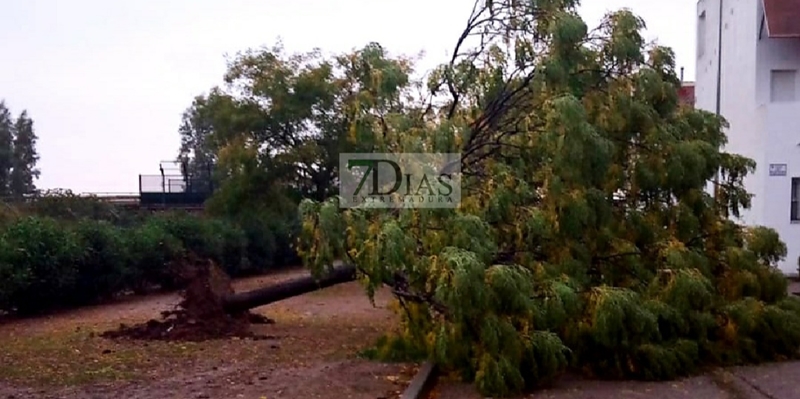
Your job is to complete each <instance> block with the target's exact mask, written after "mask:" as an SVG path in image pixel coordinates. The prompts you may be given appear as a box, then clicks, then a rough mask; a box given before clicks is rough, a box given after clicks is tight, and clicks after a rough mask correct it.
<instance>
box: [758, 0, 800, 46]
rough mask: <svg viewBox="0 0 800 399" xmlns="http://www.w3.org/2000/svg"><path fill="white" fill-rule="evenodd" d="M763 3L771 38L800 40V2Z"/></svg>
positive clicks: (798, 0) (769, 0) (795, 0)
mask: <svg viewBox="0 0 800 399" xmlns="http://www.w3.org/2000/svg"><path fill="white" fill-rule="evenodd" d="M763 1H764V17H765V19H766V24H767V34H768V35H769V37H774V38H800V0H763Z"/></svg>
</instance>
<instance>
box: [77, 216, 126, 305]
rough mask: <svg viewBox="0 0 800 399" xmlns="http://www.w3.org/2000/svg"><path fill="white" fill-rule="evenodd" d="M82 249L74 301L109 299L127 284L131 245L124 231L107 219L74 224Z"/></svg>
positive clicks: (84, 302)
mask: <svg viewBox="0 0 800 399" xmlns="http://www.w3.org/2000/svg"><path fill="white" fill-rule="evenodd" d="M74 231H75V234H76V236H77V239H78V244H79V245H80V247H81V248H82V249H83V253H82V256H81V258H80V260H79V261H78V263H77V269H78V275H77V279H76V281H75V287H74V289H75V293H74V295H72V296H71V298H70V299H71V300H72V301H74V302H73V303H75V304H78V305H83V304H87V303H93V302H97V301H101V300H107V299H109V298H111V297H112V296H113V295H114V294H116V293H118V292H120V291H122V290H123V289H125V288H126V286H127V285H128V272H129V269H128V267H129V265H128V258H129V257H128V245H127V243H126V240H125V231H123V230H122V229H120V228H118V227H115V226H114V225H112V224H111V223H108V222H105V221H97V222H95V221H91V220H83V221H81V222H79V223H77V224H76V225H75V227H74Z"/></svg>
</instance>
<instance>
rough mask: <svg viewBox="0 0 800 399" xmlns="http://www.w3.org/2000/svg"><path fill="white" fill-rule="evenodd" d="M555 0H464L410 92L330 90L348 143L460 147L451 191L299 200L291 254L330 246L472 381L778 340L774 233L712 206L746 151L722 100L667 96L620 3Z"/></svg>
mask: <svg viewBox="0 0 800 399" xmlns="http://www.w3.org/2000/svg"><path fill="white" fill-rule="evenodd" d="M577 3H578V2H577V1H574V0H573V1H570V0H531V1H524V2H521V1H516V0H505V1H497V0H494V1H493V0H486V1H485V2H484V1H481V0H479V1H478V2H477V3H476V5H475V8H474V10H473V12H472V14H471V16H470V18H469V21H468V27H467V28H466V30H465V31H464V33H463V34H462V35H461V37H460V38H459V40H458V45H457V46H456V48H455V49H454V51H453V57H452V59H451V60H450V61H449V62H448V63H446V64H444V65H442V66H440V67H439V68H437V69H436V70H435V71H433V72H432V73H431V75H430V78H429V81H428V84H427V89H428V95H427V96H425V98H424V99H423V100H422V101H412V100H406V102H404V103H402V104H399V103H396V102H390V103H391V106H388V105H387V106H385V107H380V106H375V105H374V104H372V105H373V108H371V109H372V110H373V113H372V114H369V116H364V115H363V114H360V115H361V117H356V118H353V117H351V118H344V117H342V115H352V114H349V113H348V112H352V108H347V107H343V106H342V105H341V104H338V103H335V102H334V103H333V104H332V105H331V107H333V109H336V110H338V111H339V112H340V113H339V115H340V117H342V119H340V123H343V124H346V125H347V126H349V127H348V129H350V130H352V131H353V132H354V133H353V134H354V135H355V137H357V138H358V142H359V143H361V144H362V147H361V148H363V149H365V150H367V149H368V150H372V151H376V152H421V151H430V152H460V153H461V154H462V160H461V166H462V171H463V179H462V183H463V187H462V202H461V204H460V206H459V207H458V209H455V210H452V209H402V210H390V211H387V210H382V209H366V208H365V209H347V210H343V209H340V208H339V206H338V200H337V198H336V197H331V198H329V199H326V200H322V201H320V200H319V199H318V198H317V199H307V200H304V201H303V202H302V204H301V208H300V212H301V216H302V218H303V226H302V228H303V229H302V235H301V237H300V240H299V249H300V252H301V255H302V257H303V259H304V261H305V263H306V264H307V265H308V266H309V267H311V268H312V269H313V270H315V271H317V272H320V271H322V269H324V268H325V267H326V266H328V265H331V264H332V262H333V261H334V260H336V259H344V260H346V261H347V262H351V263H352V264H354V265H356V266H357V268H358V270H359V271H360V274H361V276H362V277H363V280H364V282H365V284H366V286H367V288H368V292H369V293H370V294H371V293H373V292H374V290H375V289H376V288H378V287H379V286H382V285H388V286H389V287H391V289H392V290H393V292H394V293H395V295H396V296H397V297H398V299H399V300H400V302H401V305H402V306H401V308H400V309H401V314H402V317H403V323H404V329H403V330H402V331H401V335H400V337H399V339H403V340H406V341H407V342H410V343H411V344H413V345H416V346H417V347H418V348H422V349H424V350H425V351H426V353H428V354H429V356H430V357H431V358H433V359H436V360H437V362H439V363H440V364H441V365H442V366H445V367H448V368H451V369H453V370H457V371H459V372H460V373H461V375H462V376H463V377H464V378H466V379H468V380H473V381H475V383H476V385H477V387H478V388H479V390H480V391H481V392H483V393H484V394H486V395H496V396H502V395H509V394H512V393H515V392H518V391H520V390H522V389H525V388H529V387H533V386H536V385H537V384H540V383H543V382H546V381H548V380H549V379H551V378H553V377H554V376H556V375H558V373H559V372H561V371H562V370H564V369H565V368H567V367H575V368H579V369H581V370H583V371H586V372H588V373H590V374H594V375H600V376H608V377H635V378H646V379H664V378H674V377H677V376H680V375H683V374H685V373H689V372H692V371H693V370H695V369H697V367H699V366H701V365H704V364H725V363H736V362H744V361H759V360H766V359H777V358H782V357H789V356H794V355H796V354H797V352H798V349H800V302H798V301H797V300H795V299H794V298H788V297H787V294H786V280H785V278H784V277H783V276H782V275H781V273H779V272H778V271H777V270H776V268H775V267H774V263H775V262H776V261H777V260H779V259H781V258H782V257H784V256H785V254H786V247H785V245H784V244H783V243H782V242H781V241H780V239H779V237H778V236H777V234H775V232H774V231H773V230H771V229H767V228H764V227H757V228H749V229H748V228H744V227H742V226H739V225H737V224H735V223H734V222H732V221H731V220H729V219H728V217H729V216H738V214H739V213H740V211H741V210H742V209H745V208H747V207H748V206H749V204H750V195H749V194H748V193H747V192H746V190H745V188H744V186H743V179H744V177H745V176H746V175H747V174H748V173H751V172H752V171H753V169H754V167H755V163H754V162H753V161H752V160H750V159H747V158H744V157H742V156H739V155H736V154H729V153H725V152H723V151H721V147H722V146H723V145H724V144H725V142H726V138H725V135H724V133H723V128H724V127H725V121H724V120H723V119H722V118H718V117H716V116H714V115H712V114H710V113H707V112H705V111H701V110H695V109H690V108H687V107H684V106H681V105H680V104H679V102H678V95H677V90H678V88H679V85H680V82H679V79H678V77H677V76H676V73H675V61H674V54H673V53H672V51H671V50H670V49H668V48H664V47H659V46H651V45H647V44H646V43H645V41H644V40H643V38H642V36H641V31H642V29H643V28H644V23H643V21H642V20H641V19H639V18H638V17H636V16H635V15H633V14H632V13H631V12H630V11H627V10H621V11H618V12H614V13H610V14H608V15H607V16H606V18H605V19H604V20H603V21H602V23H601V24H600V26H598V27H597V28H596V29H594V30H589V29H588V27H587V26H586V24H585V23H584V22H583V21H582V20H581V18H580V17H579V15H578V13H577V11H576V7H577ZM471 43H475V45H474V46H473V47H470V44H471ZM370 62H372V61H370ZM367 64H368V65H376V64H370V63H369V62H368V63H367ZM372 70H378V71H380V70H381V69H380V66H378V67H376V68H375V69H372ZM373 79H375V77H374V76H373ZM384 83H386V82H384ZM317 84H321V83H317ZM387 84H388V83H387ZM258 87H271V86H269V85H266V84H265V85H264V86H258ZM358 90H359V91H356V92H354V94H353V95H355V96H364V97H365V98H370V99H371V98H374V97H373V94H371V92H370V90H369V88H368V86H367V85H362V86H361V87H360V88H359V89H358ZM312 92H314V91H313V90H312ZM350 104H351V105H353V104H360V103H359V102H355V103H350ZM377 110H379V111H380V112H376V111H377ZM340 126H341V125H340ZM718 170H719V171H720V172H721V178H720V179H719V182H718V184H717V185H716V186H715V188H714V191H715V192H716V196H712V195H710V194H709V193H708V192H707V187H708V185H709V184H710V183H711V182H712V181H713V179H714V176H715V174H716V172H717V171H718Z"/></svg>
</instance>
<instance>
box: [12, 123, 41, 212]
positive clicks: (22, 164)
mask: <svg viewBox="0 0 800 399" xmlns="http://www.w3.org/2000/svg"><path fill="white" fill-rule="evenodd" d="M13 130H14V141H13V150H12V157H11V165H12V169H11V174H10V181H9V193H10V194H11V195H14V196H22V195H25V194H31V193H33V192H34V191H35V190H36V186H35V185H34V183H33V181H34V180H35V179H38V178H39V173H40V172H39V170H38V169H37V168H36V162H38V161H39V154H38V153H37V152H36V140H37V139H38V137H36V132H35V131H34V129H33V120H32V119H31V118H30V117H29V116H28V112H27V111H22V113H20V115H19V117H18V118H17V120H16V122H15V123H14V129H13Z"/></svg>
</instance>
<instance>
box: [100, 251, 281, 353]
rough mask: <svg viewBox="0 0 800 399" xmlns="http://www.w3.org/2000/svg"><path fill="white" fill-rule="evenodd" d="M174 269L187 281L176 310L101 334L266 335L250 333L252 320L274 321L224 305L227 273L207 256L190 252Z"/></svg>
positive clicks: (169, 337) (228, 290)
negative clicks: (203, 257) (227, 310)
mask: <svg viewBox="0 0 800 399" xmlns="http://www.w3.org/2000/svg"><path fill="white" fill-rule="evenodd" d="M177 266H178V267H177V268H176V270H178V271H179V274H180V278H181V280H183V281H184V282H185V284H186V289H185V290H184V291H183V292H182V293H181V295H182V297H183V300H182V301H181V302H180V303H179V304H178V305H177V307H176V309H175V310H171V311H166V312H162V314H161V320H149V321H147V322H146V323H142V324H137V325H133V326H128V325H125V324H121V325H120V326H119V328H118V329H116V330H111V331H106V332H104V333H102V334H101V336H102V337H105V338H132V339H146V340H172V341H204V340H209V339H217V338H229V337H242V338H246V337H249V338H254V339H258V338H269V337H264V336H258V335H255V334H253V332H252V331H251V329H250V325H251V324H256V323H257V324H269V323H273V321H272V320H271V319H269V318H266V317H264V316H261V315H258V314H254V313H251V312H240V313H236V314H230V313H229V312H226V311H225V309H224V308H223V298H224V297H225V296H226V295H230V294H233V293H234V291H233V287H232V285H231V280H230V277H228V275H227V274H225V272H224V271H223V270H222V269H220V268H219V267H218V266H217V265H215V264H214V263H213V262H212V261H210V260H201V259H198V258H197V257H194V256H189V257H187V258H185V259H183V260H182V262H181V264H180V265H177Z"/></svg>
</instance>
